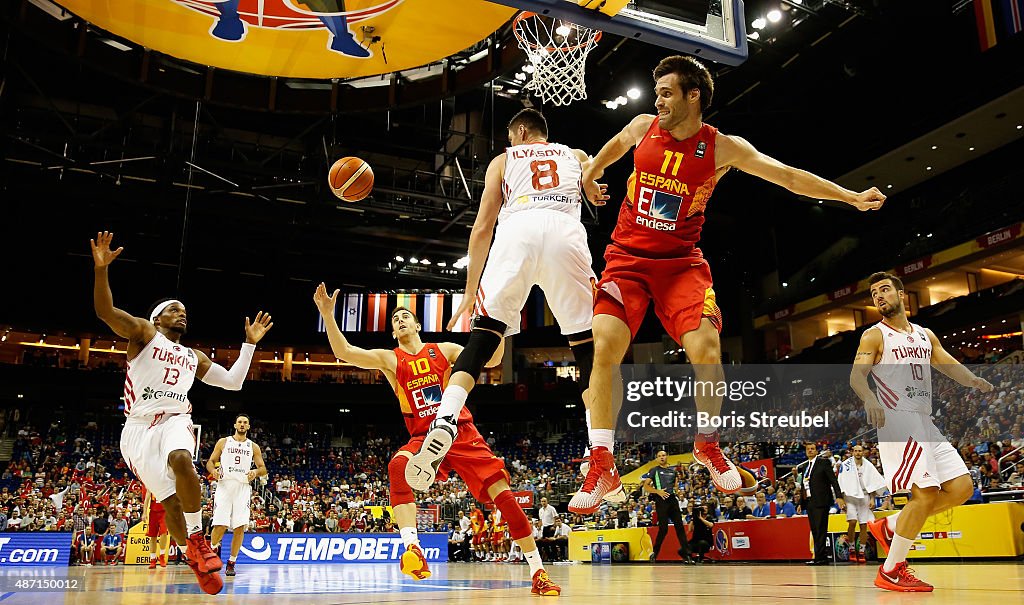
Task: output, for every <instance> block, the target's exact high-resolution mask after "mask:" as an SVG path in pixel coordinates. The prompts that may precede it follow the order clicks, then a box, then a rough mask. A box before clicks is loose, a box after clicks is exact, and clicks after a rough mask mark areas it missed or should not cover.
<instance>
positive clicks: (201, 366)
mask: <svg viewBox="0 0 1024 605" xmlns="http://www.w3.org/2000/svg"><path fill="white" fill-rule="evenodd" d="M113 238H114V234H113V233H109V232H107V231H104V232H101V233H97V234H96V239H95V240H90V244H91V246H92V258H93V262H94V264H95V285H94V287H93V306H94V307H95V310H96V315H97V317H99V318H100V319H102V320H103V322H104V323H106V324H107V325H108V326H110V329H111V330H113V331H114V333H115V334H117V335H118V336H120V337H122V338H126V339H128V375H127V376H126V377H125V383H124V413H125V416H127V418H126V419H125V423H124V429H122V431H121V455H122V456H124V460H125V462H127V463H128V467H129V468H130V469H132V472H133V473H134V474H135V476H136V477H138V478H139V480H140V481H142V483H143V484H144V485H145V486H146V489H148V490H149V491H150V492H152V494H153V498H155V499H156V500H158V501H159V502H160V503H161V504H163V506H164V509H165V511H166V516H165V520H166V523H167V529H168V530H169V531H170V533H171V535H172V536H173V537H174V540H175V542H177V543H178V544H179V545H180V544H185V545H187V550H186V552H185V555H186V556H187V557H188V565H189V567H191V568H192V571H193V572H194V573H195V574H196V578H197V579H198V580H199V585H200V587H202V589H203V590H204V591H205V592H207V593H209V594H217V593H218V592H220V591H221V589H223V588H224V580H223V579H222V578H221V577H220V574H219V573H217V572H218V571H220V568H221V567H222V563H221V560H220V557H218V556H217V555H216V554H215V553H214V552H213V550H211V549H210V545H209V544H207V542H206V539H205V538H204V537H203V516H202V508H201V496H202V491H201V484H200V481H199V475H198V474H196V467H195V464H194V463H193V461H192V456H193V451H194V450H195V448H196V436H195V433H194V432H193V430H192V404H191V403H189V400H188V391H189V389H190V388H191V387H192V383H193V382H194V381H195V379H196V378H198V379H199V380H202V381H203V382H205V383H206V384H209V385H212V386H217V387H221V388H224V389H228V390H234V391H237V390H239V389H241V388H242V383H243V382H244V381H245V375H246V374H247V373H248V372H249V364H250V362H252V355H253V352H254V351H255V350H256V343H258V342H259V341H260V339H262V338H263V336H264V335H265V334H266V333H267V331H268V330H269V329H270V328H271V327H272V326H273V323H272V322H271V320H270V315H268V314H264V313H263V312H262V311H261V312H259V313H257V314H256V319H255V321H254V322H253V323H250V322H249V318H248V317H246V318H245V343H244V344H242V348H241V351H240V352H239V354H238V359H237V360H235V363H234V364H232V366H231V369H230V370H227V369H225V368H224V367H223V366H220V365H218V364H216V363H214V362H212V361H210V358H209V357H207V355H206V354H205V353H203V352H202V351H196V350H194V349H191V348H189V347H186V346H184V345H182V344H181V337H182V336H184V335H185V330H186V327H187V319H186V318H187V315H186V312H185V305H184V304H182V303H181V301H178V300H165V301H163V302H161V303H157V305H156V306H155V307H154V308H153V309H152V310H151V311H150V313H149V315H148V317H149V319H143V318H141V317H133V316H132V315H130V314H129V313H127V312H125V311H122V310H121V309H118V308H117V307H115V306H114V295H113V294H112V293H111V291H110V282H109V278H108V276H107V270H108V267H109V266H110V263H112V262H114V260H115V259H116V258H117V257H118V256H119V255H120V254H121V252H122V251H123V250H124V248H118V249H116V250H111V249H110V242H111V241H112V240H113Z"/></svg>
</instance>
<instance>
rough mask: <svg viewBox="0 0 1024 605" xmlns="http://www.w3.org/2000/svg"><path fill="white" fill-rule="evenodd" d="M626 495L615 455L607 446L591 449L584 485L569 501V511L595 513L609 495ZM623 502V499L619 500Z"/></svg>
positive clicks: (585, 513)
mask: <svg viewBox="0 0 1024 605" xmlns="http://www.w3.org/2000/svg"><path fill="white" fill-rule="evenodd" d="M620 494H622V495H623V496H624V495H625V494H624V493H623V490H622V481H621V480H620V479H619V471H618V470H616V468H615V457H614V456H612V453H611V452H609V451H608V448H606V447H601V446H598V447H593V448H591V449H590V468H589V469H588V471H587V478H586V479H585V480H584V481H583V487H581V488H580V491H578V492H576V494H575V495H574V496H573V497H572V500H570V501H569V512H571V513H578V514H582V515H590V514H593V513H594V511H596V510H597V507H598V506H599V505H600V504H601V500H604V499H606V498H607V497H608V496H611V497H612V498H618V497H619V495H620ZM619 501H620V502H621V500H619Z"/></svg>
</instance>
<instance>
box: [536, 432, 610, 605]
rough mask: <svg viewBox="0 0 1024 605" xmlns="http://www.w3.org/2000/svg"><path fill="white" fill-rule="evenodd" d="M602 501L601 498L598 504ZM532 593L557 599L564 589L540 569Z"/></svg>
mask: <svg viewBox="0 0 1024 605" xmlns="http://www.w3.org/2000/svg"><path fill="white" fill-rule="evenodd" d="M601 449H604V448H601ZM605 451H608V450H605ZM600 501H601V500H600V498H599V499H598V502H600ZM530 593H531V594H535V595H540V596H542V597H557V596H558V595H560V594H562V587H561V586H559V585H558V584H555V583H554V582H552V581H551V578H550V577H548V572H546V571H544V570H543V569H538V570H537V573H535V574H533V588H532V589H531V590H530Z"/></svg>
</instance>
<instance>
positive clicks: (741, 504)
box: [725, 496, 753, 521]
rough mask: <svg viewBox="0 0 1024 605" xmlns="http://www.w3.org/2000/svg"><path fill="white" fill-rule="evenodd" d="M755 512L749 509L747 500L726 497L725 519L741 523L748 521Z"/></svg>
mask: <svg viewBox="0 0 1024 605" xmlns="http://www.w3.org/2000/svg"><path fill="white" fill-rule="evenodd" d="M752 514H753V512H752V511H751V510H750V508H748V507H747V503H746V499H745V498H742V497H738V498H736V499H733V497H732V496H726V497H725V517H726V519H728V520H729V521H739V520H743V519H746V518H747V517H748V516H749V515H752Z"/></svg>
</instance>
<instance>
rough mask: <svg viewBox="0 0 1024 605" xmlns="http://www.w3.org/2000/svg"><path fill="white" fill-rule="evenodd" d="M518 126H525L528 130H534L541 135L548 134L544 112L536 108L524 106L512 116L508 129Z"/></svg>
mask: <svg viewBox="0 0 1024 605" xmlns="http://www.w3.org/2000/svg"><path fill="white" fill-rule="evenodd" d="M520 126H525V127H526V129H527V130H529V131H530V132H535V133H537V134H539V135H541V136H543V137H547V136H548V121H547V120H546V119H544V114H542V113H541V112H539V111H537V110H536V109H530V108H526V109H524V110H522V111H520V112H519V113H517V114H516V115H514V116H512V119H511V120H510V121H509V123H508V129H509V130H515V129H516V128H519V127H520Z"/></svg>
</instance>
